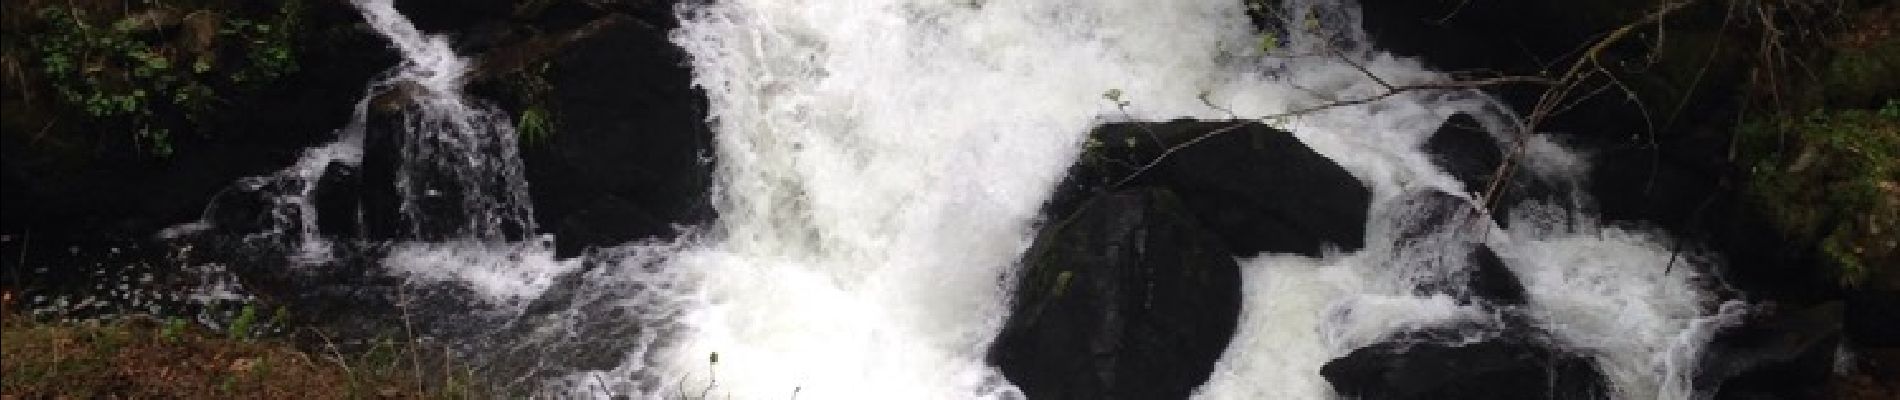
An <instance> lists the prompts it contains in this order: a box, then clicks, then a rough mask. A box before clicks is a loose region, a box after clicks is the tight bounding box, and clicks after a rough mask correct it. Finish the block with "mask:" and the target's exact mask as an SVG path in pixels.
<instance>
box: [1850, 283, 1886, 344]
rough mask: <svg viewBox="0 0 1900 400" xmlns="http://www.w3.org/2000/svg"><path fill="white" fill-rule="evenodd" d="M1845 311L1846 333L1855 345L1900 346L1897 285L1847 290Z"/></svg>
mask: <svg viewBox="0 0 1900 400" xmlns="http://www.w3.org/2000/svg"><path fill="white" fill-rule="evenodd" d="M1846 313H1847V315H1846V321H1844V322H1845V324H1846V331H1847V332H1846V333H1847V336H1848V338H1850V339H1852V340H1853V341H1854V343H1855V344H1857V345H1861V346H1867V347H1890V348H1900V288H1892V289H1888V288H1876V287H1866V288H1860V289H1858V290H1855V291H1853V292H1850V293H1849V294H1848V296H1847V309H1846Z"/></svg>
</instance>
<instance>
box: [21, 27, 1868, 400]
mask: <svg viewBox="0 0 1900 400" xmlns="http://www.w3.org/2000/svg"><path fill="white" fill-rule="evenodd" d="M1388 3H1392V2H1386V1H1370V0H1369V1H1367V4H1366V5H1365V8H1364V9H1362V8H1361V5H1360V4H1357V3H1356V2H1352V1H1319V0H1284V1H1278V2H1243V1H1238V0H1234V1H1167V2H1154V1H1145V0H1092V1H1070V0H1035V1H982V0H978V1H961V0H958V1H951V0H856V1H811V2H807V1H782V0H720V1H685V2H671V1H660V0H626V1H555V2H552V3H551V5H546V6H545V7H543V8H541V9H536V10H535V11H533V12H530V11H524V9H521V8H517V7H514V6H513V5H512V3H511V2H505V1H472V2H441V1H421V0H351V1H350V2H348V6H349V10H351V11H353V12H355V13H358V15H360V16H361V20H362V21H363V23H364V29H366V30H367V31H366V32H367V33H360V34H365V35H368V34H373V37H374V38H376V40H378V41H374V42H373V45H363V46H364V47H365V48H364V49H361V50H362V51H363V52H364V54H374V56H367V57H368V58H372V59H375V60H378V61H379V62H385V61H386V63H385V64H387V65H386V67H387V68H388V69H387V70H385V71H384V72H381V73H377V74H362V73H358V74H356V75H351V76H352V77H354V78H358V79H361V81H360V82H354V84H356V85H357V86H354V87H350V88H348V90H349V92H348V93H351V94H350V95H351V96H354V102H339V103H337V104H306V105H304V106H306V107H321V108H325V109H327V110H332V111H331V114H335V115H332V116H330V118H327V119H322V120H323V121H325V123H328V124H329V125H327V126H326V128H325V129H333V130H334V131H332V132H331V133H329V134H327V135H321V136H320V138H321V140H298V141H290V142H287V143H278V144H275V146H277V147H282V148H284V150H281V151H276V152H274V153H273V154H276V155H277V157H274V158H272V159H271V160H265V161H269V162H265V161H257V160H249V159H246V160H244V161H246V162H245V163H244V165H246V167H244V168H235V167H234V169H239V170H241V171H239V170H227V169H216V170H212V169H203V170H192V171H198V172H197V176H193V177H190V178H189V179H186V178H180V180H179V182H186V181H189V182H196V181H202V180H209V179H213V178H216V179H224V180H225V182H229V183H228V184H227V185H224V186H222V187H216V185H209V184H196V185H183V184H180V185H179V186H177V187H178V188H179V190H183V191H187V192H185V193H188V194H190V195H193V196H199V197H196V198H195V200H194V201H192V202H184V203H181V200H179V199H178V198H179V197H185V196H183V195H181V194H178V193H167V194H166V195H165V196H156V197H153V198H150V199H124V200H120V201H138V202H144V203H143V204H146V205H149V206H150V207H151V208H152V209H154V210H159V209H162V210H172V211H167V212H163V213H156V214H152V215H163V216H166V218H171V219H168V220H166V223H165V224H160V223H156V222H150V221H132V222H127V224H133V223H134V222H136V224H133V225H128V226H127V227H125V228H124V229H126V230H129V231H137V232H138V234H137V235H126V236H127V237H130V238H133V239H130V240H133V241H137V242H139V243H140V244H138V245H135V246H127V247H126V249H127V250H125V251H124V252H121V251H120V250H119V248H118V247H112V250H111V251H110V256H101V255H93V254H99V253H95V252H98V251H99V250H85V251H81V250H80V247H78V246H72V247H70V248H71V250H70V251H67V249H66V248H54V249H52V250H48V249H46V248H38V247H32V246H29V245H20V244H18V242H14V241H9V242H8V243H9V244H8V246H9V247H8V249H7V250H9V251H20V252H21V253H20V254H31V255H32V258H33V259H34V260H39V261H36V262H37V263H42V264H33V263H27V265H47V264H50V263H58V262H68V263H72V264H75V265H88V264H89V265H93V267H92V268H93V269H83V271H93V270H98V271H106V270H113V271H117V270H127V271H134V272H126V273H146V272H142V271H146V270H148V269H153V268H156V269H158V270H160V271H171V272H160V273H157V274H156V275H155V276H157V278H153V279H146V280H145V281H146V282H151V281H158V282H160V284H158V285H154V286H166V287H173V288H176V287H185V288H189V290H190V291H191V293H193V294H192V295H191V296H187V297H189V298H190V299H199V300H189V299H187V300H180V299H178V298H177V296H171V297H162V296H161V297H162V298H163V299H165V300H164V301H165V302H167V303H166V304H167V306H166V307H174V308H175V307H185V309H191V308H192V307H200V308H207V309H217V307H219V306H218V304H224V303H219V302H226V303H228V302H229V301H231V300H232V299H235V298H244V299H251V298H264V299H269V300H271V301H276V302H281V303H283V304H287V305H288V306H289V307H290V308H291V309H293V310H297V311H298V313H299V318H302V319H307V320H309V322H310V323H312V324H315V325H320V326H324V327H328V328H330V329H334V330H336V331H338V332H342V333H343V335H345V336H350V337H354V338H358V339H365V338H369V337H373V336H374V335H376V334H379V333H381V332H382V331H380V330H379V329H380V328H379V327H388V326H411V327H412V328H413V329H414V330H415V331H416V332H418V333H419V334H420V335H421V336H424V337H426V338H427V339H428V340H430V341H431V342H432V343H442V344H446V345H448V346H450V347H451V348H452V350H454V352H455V353H456V354H457V355H459V356H461V357H463V358H465V359H466V360H467V361H466V362H467V363H468V364H469V365H472V366H473V368H475V369H476V372H477V375H478V376H480V377H482V378H483V379H487V380H492V381H493V382H495V383H496V386H503V387H507V388H508V390H510V392H508V393H505V394H506V395H511V396H530V397H549V398H698V397H702V396H703V397H708V398H727V397H730V398H743V399H753V398H822V399H840V398H844V399H849V398H877V399H887V398H896V399H967V398H993V399H1019V398H1030V399H1157V398H1160V399H1172V398H1199V399H1331V398H1358V399H1528V398H1547V399H1567V400H1569V399H1683V400H1687V399H1708V398H1812V396H1815V395H1816V394H1815V393H1818V392H1815V391H1813V388H1815V387H1818V386H1819V385H1823V384H1825V381H1826V379H1827V377H1828V373H1829V372H1831V371H1832V368H1834V365H1835V364H1836V357H1837V356H1838V355H1837V351H1836V349H1837V348H1838V347H1839V343H1841V341H1842V335H1843V332H1848V331H1866V332H1886V331H1892V330H1893V327H1894V326H1895V325H1891V324H1888V325H1882V324H1880V323H1868V322H1863V321H1861V320H1856V319H1845V320H1844V317H1843V316H1842V315H1843V311H1842V310H1843V309H1844V308H1846V309H1851V308H1852V307H1873V308H1874V311H1869V312H1866V314H1868V315H1876V316H1877V315H1882V314H1878V313H1879V312H1881V311H1880V310H1886V311H1888V312H1890V311H1891V310H1892V309H1894V307H1891V304H1892V302H1891V301H1888V302H1887V303H1884V304H1888V305H1889V306H1888V307H1886V308H1880V306H1878V305H1879V304H1883V303H1880V301H1882V300H1880V299H1877V298H1876V299H1873V300H1863V301H1858V302H1855V303H1850V304H1848V305H1846V306H1843V305H1842V304H1841V303H1826V304H1818V305H1812V306H1808V305H1805V304H1803V305H1796V304H1792V303H1791V304H1779V303H1776V302H1774V301H1767V300H1763V298H1762V297H1760V296H1750V295H1749V294H1748V293H1749V292H1747V291H1745V290H1738V289H1737V288H1735V287H1731V284H1730V283H1729V279H1728V277H1729V275H1734V273H1733V272H1731V271H1728V270H1727V269H1728V268H1730V267H1729V265H1731V264H1730V263H1735V262H1738V261H1737V259H1736V258H1735V257H1736V255H1738V254H1740V255H1747V254H1754V253H1748V252H1746V251H1741V250H1736V249H1737V246H1736V245H1735V244H1734V243H1731V242H1714V243H1710V242H1706V241H1704V240H1705V239H1706V238H1703V237H1685V236H1682V235H1681V234H1680V233H1681V232H1684V231H1691V230H1693V229H1695V227H1696V226H1701V225H1696V223H1691V222H1672V221H1647V220H1644V219H1643V218H1642V217H1644V216H1647V215H1651V212H1652V211H1655V210H1659V209H1660V210H1673V209H1674V208H1671V207H1678V206H1680V204H1679V203H1682V202H1685V201H1688V200H1683V199H1684V198H1690V197H1695V196H1697V195H1699V193H1687V194H1667V195H1658V196H1662V197H1664V198H1663V199H1662V200H1654V201H1652V200H1651V199H1650V198H1648V197H1644V196H1649V194H1647V192H1645V193H1644V194H1632V192H1631V190H1633V189H1631V188H1628V187H1624V186H1622V185H1626V182H1627V181H1629V180H1631V179H1634V178H1627V177H1621V175H1619V174H1629V173H1634V172H1633V171H1635V170H1634V169H1632V168H1634V167H1632V166H1631V165H1634V163H1631V162H1625V161H1628V160H1631V159H1635V158H1640V157H1639V156H1636V155H1628V154H1623V153H1620V152H1619V151H1622V150H1618V149H1615V148H1609V147H1605V148H1608V149H1609V150H1603V148H1597V147H1590V146H1591V145H1593V144H1594V143H1595V142H1593V141H1591V140H1585V139H1577V138H1576V136H1575V135H1574V132H1545V131H1541V130H1527V129H1525V128H1526V127H1525V126H1524V124H1525V121H1523V120H1522V119H1521V116H1520V114H1519V111H1518V110H1519V106H1518V105H1517V103H1514V101H1518V100H1520V99H1516V98H1513V97H1508V96H1506V97H1493V95H1492V94H1490V93H1489V92H1487V91H1486V90H1481V89H1477V88H1470V89H1467V88H1447V89H1431V90H1415V91H1407V92H1403V93H1396V94H1395V93H1387V92H1388V91H1389V90H1390V87H1391V86H1390V85H1408V84H1427V83H1435V82H1445V81H1449V80H1452V79H1454V75H1453V74H1452V73H1450V72H1447V71H1449V70H1439V69H1435V67H1440V68H1461V69H1462V68H1466V67H1472V66H1471V65H1464V64H1460V63H1463V62H1473V63H1478V64H1473V65H1475V66H1479V67H1481V66H1483V65H1485V64H1483V62H1486V61H1484V60H1481V59H1476V60H1475V61H1474V58H1482V57H1476V56H1472V55H1471V54H1467V53H1463V52H1457V53H1447V54H1449V55H1445V56H1442V57H1439V58H1434V57H1432V56H1431V55H1430V54H1433V53H1432V52H1433V51H1435V50H1441V49H1443V48H1451V47H1456V46H1457V45H1456V44H1431V43H1426V44H1420V43H1419V42H1418V41H1417V40H1413V39H1409V38H1406V37H1405V35H1404V34H1402V33H1403V31H1402V30H1401V31H1400V32H1398V33H1395V32H1394V31H1395V30H1400V29H1406V28H1404V27H1407V26H1410V25H1407V24H1401V23H1396V22H1390V23H1391V24H1392V25H1390V26H1386V27H1380V26H1373V25H1375V24H1380V23H1389V22H1388V21H1392V20H1394V19H1395V18H1397V17H1395V16H1399V15H1404V14H1403V13H1405V12H1410V11H1405V10H1404V9H1403V8H1402V7H1401V10H1400V11H1389V10H1392V7H1400V6H1394V5H1392V4H1388ZM330 7H343V6H342V5H330ZM1388 42H1391V43H1396V44H1391V45H1388ZM1388 46H1399V47H1397V48H1395V50H1388V49H1389V48H1392V47H1388ZM1421 54H1424V55H1421ZM1415 57H1418V58H1415ZM1500 62H1501V61H1500ZM1474 68H1475V67H1474ZM522 71H536V72H533V73H535V74H539V75H538V76H539V77H540V78H539V79H543V80H545V82H546V84H547V85H548V87H549V89H547V92H546V93H545V94H543V95H541V96H542V97H540V100H539V101H543V102H544V105H546V106H548V107H550V108H551V109H552V110H557V111H558V114H557V115H558V119H557V120H555V121H556V122H555V125H553V126H555V127H556V129H555V130H554V131H553V133H551V134H550V135H549V136H547V137H545V138H532V139H531V136H530V135H527V134H526V133H524V132H523V130H525V129H528V128H526V127H525V126H524V125H522V124H521V123H520V122H521V121H522V119H523V118H524V117H523V115H522V114H521V113H520V112H519V111H517V108H516V107H523V105H522V104H521V103H522V101H523V100H522V99H519V98H515V97H512V96H515V95H513V94H510V93H512V92H509V90H511V89H508V86H507V85H508V83H507V82H510V81H509V79H521V78H518V77H517V78H510V77H514V76H516V75H511V74H517V73H521V72H522ZM337 73H339V74H341V73H343V72H337ZM358 75H360V76H358ZM325 90H331V91H339V92H341V91H344V89H340V88H325ZM332 97H335V96H332ZM1334 103H1338V104H1337V106H1333V107H1327V106H1325V105H1327V104H1334ZM332 120H334V121H332ZM1571 122H1574V120H1567V121H1566V122H1565V124H1563V125H1560V126H1562V127H1564V128H1565V129H1589V127H1590V125H1588V124H1582V123H1571ZM1606 125H1607V124H1606ZM1595 128H1597V129H1621V128H1619V127H1617V126H1613V125H1612V126H1597V127H1595ZM1567 135H1569V136H1567ZM298 148H300V149H302V150H290V149H298ZM206 157H211V156H206ZM1507 160H1508V162H1509V163H1510V164H1511V165H1510V168H1511V169H1509V171H1510V172H1509V173H1504V171H1506V170H1504V169H1499V168H1498V167H1499V165H1501V164H1505V163H1507ZM273 162H275V163H273ZM1606 164H1607V165H1606ZM179 168H199V167H194V166H192V165H190V164H187V165H185V166H180V167H179ZM205 168H209V167H205ZM1658 170H1660V171H1664V172H1662V174H1665V175H1663V176H1661V177H1657V178H1654V179H1656V184H1657V185H1661V186H1664V187H1665V189H1664V190H1665V191H1668V190H1682V191H1689V190H1691V189H1693V188H1695V187H1696V186H1692V184H1693V185H1700V184H1701V183H1693V182H1700V181H1698V180H1697V179H1696V178H1695V175H1694V173H1695V172H1694V171H1693V170H1690V169H1683V168H1673V167H1671V166H1668V165H1665V166H1663V167H1659V169H1658ZM1676 172H1680V173H1679V174H1677V175H1666V174H1670V173H1676ZM181 174H184V172H181ZM9 176H12V175H9ZM9 179H14V178H9ZM1644 179H1649V178H1648V177H1647V175H1645V178H1644ZM1606 180H1612V181H1614V182H1605V181H1606ZM1678 181H1681V182H1691V183H1683V185H1684V186H1676V187H1669V186H1672V185H1674V182H1678ZM165 182H172V181H169V180H168V181H165ZM8 185H9V186H10V188H9V189H8V190H9V194H8V201H9V202H13V201H15V199H16V197H15V195H14V194H13V192H12V191H13V190H14V189H13V187H18V185H16V184H15V183H14V181H9V183H8ZM214 187H216V188H214ZM35 188H37V186H36V187H35ZM73 190H79V189H73ZM34 199H38V197H34ZM36 201H37V200H36ZM1652 203H1655V204H1652ZM1662 203H1666V204H1662ZM36 204H38V203H36ZM187 204H188V205H190V206H193V207H186V205H187ZM1658 204H1661V205H1658ZM199 205H202V206H203V207H202V208H196V206H199ZM9 207H13V206H11V205H10V206H9ZM73 207H81V205H75V206H73ZM186 208H191V210H189V211H190V212H185V211H183V210H184V209H186ZM174 209H176V210H174ZM9 213H12V211H9ZM1698 223H1699V222H1698ZM1738 224H1743V223H1738ZM1744 225H1745V224H1744ZM1737 226H1742V225H1737ZM1750 226H1752V225H1750ZM1735 235H1745V233H1738V234H1735ZM82 236H83V235H73V236H72V237H82ZM1725 237H1727V236H1722V237H1717V238H1716V239H1722V238H1725ZM83 239H84V241H93V240H97V239H96V238H91V237H84V238H83ZM35 240H40V239H35ZM75 241H76V242H77V241H81V240H78V239H75ZM180 249H183V250H180ZM1764 251H1765V250H1764ZM122 253H123V254H122ZM148 255H149V256H148ZM126 258H135V259H141V260H145V261H138V262H136V263H128V262H126V261H123V259H126ZM48 260H58V261H48ZM150 260H159V261H150ZM1758 261H1759V260H1741V261H1740V262H1743V263H1748V262H1758ZM133 264H136V266H132V267H119V265H133ZM9 265H11V266H13V267H20V265H13V264H9ZM1751 265H1752V264H1751ZM34 271H35V272H33V274H34V275H33V278H32V279H40V280H46V281H55V282H58V281H73V280H78V279H87V278H85V277H83V276H78V277H76V276H73V275H83V273H81V272H73V271H72V270H61V269H59V268H52V269H48V268H39V269H37V270H34ZM115 273H117V272H115ZM148 274H149V273H148ZM1725 274H1726V275H1725ZM1742 275H1744V276H1749V275H1747V273H1742ZM10 279H22V278H18V277H15V278H10ZM69 286H70V285H69ZM78 286H83V285H78ZM49 287H52V288H53V289H46V290H45V292H46V293H45V294H42V293H28V295H29V296H40V297H36V298H45V299H48V300H45V301H43V302H42V303H32V304H29V305H32V306H35V307H52V306H53V305H54V304H53V302H54V301H56V300H59V301H63V300H60V299H66V298H67V297H63V296H80V295H76V294H73V293H87V292H86V291H87V290H88V289H87V288H84V287H70V288H69V287H64V286H58V285H53V286H49ZM207 288H210V289H207ZM168 290H169V289H168ZM87 298H88V299H91V297H87ZM122 300H123V299H122ZM36 301H38V300H36ZM88 301H90V300H88ZM100 301H102V302H112V301H121V300H112V299H105V300H100ZM130 301H131V302H133V304H132V306H133V307H122V308H124V309H131V310H141V311H142V310H143V309H144V308H143V307H144V306H143V305H144V304H150V300H144V299H143V298H142V297H141V298H139V299H137V300H130ZM173 302H176V303H190V304H196V305H185V306H172V305H170V304H171V303H173ZM61 304H63V303H61ZM102 310H105V309H102ZM111 311H112V310H105V312H107V313H110V312H111ZM120 311H123V310H120ZM1850 311H1851V310H1850ZM155 313H156V312H155ZM1850 314H1852V313H1850ZM1886 315H1887V316H1889V317H1891V314H1886ZM206 319H207V320H212V319H211V318H206ZM1889 320H1890V319H1889ZM1875 335H1876V336H1871V337H1878V336H1877V335H1878V333H1876V334H1875ZM1887 337H1888V338H1891V337H1893V336H1887ZM1888 345H1892V344H1891V343H1889V344H1888ZM1750 396H1755V397H1750Z"/></svg>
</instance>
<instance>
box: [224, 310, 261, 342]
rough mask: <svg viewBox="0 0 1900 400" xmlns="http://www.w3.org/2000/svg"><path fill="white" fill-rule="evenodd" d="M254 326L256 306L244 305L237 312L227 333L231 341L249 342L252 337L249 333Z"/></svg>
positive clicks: (255, 322)
mask: <svg viewBox="0 0 1900 400" xmlns="http://www.w3.org/2000/svg"><path fill="white" fill-rule="evenodd" d="M255 324H257V305H256V304H245V305H244V308H243V309H242V310H239V311H238V316H237V319H235V320H232V321H231V330H230V332H229V333H230V336H231V340H242V341H246V342H249V341H251V339H252V336H253V335H252V334H251V331H252V328H254V327H255V326H254V325H255Z"/></svg>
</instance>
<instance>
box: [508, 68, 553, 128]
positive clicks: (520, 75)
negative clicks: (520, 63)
mask: <svg viewBox="0 0 1900 400" xmlns="http://www.w3.org/2000/svg"><path fill="white" fill-rule="evenodd" d="M551 66H552V64H549V63H546V62H543V63H539V64H536V65H534V66H532V67H529V68H525V69H522V70H521V71H516V72H514V73H512V74H509V78H508V79H505V80H504V81H503V82H504V84H505V85H506V88H507V89H508V91H509V92H511V93H512V94H513V95H514V97H515V98H516V99H518V100H520V102H521V113H520V115H519V116H517V117H516V118H515V133H516V134H519V135H521V139H522V141H524V142H527V143H528V144H541V143H546V142H547V140H548V139H551V138H553V137H554V133H555V127H556V125H557V124H558V123H559V121H558V120H557V118H556V116H555V113H554V111H553V107H552V106H550V105H549V94H550V93H552V92H553V91H554V84H552V83H549V82H548V79H547V73H548V69H549V68H550V67H551Z"/></svg>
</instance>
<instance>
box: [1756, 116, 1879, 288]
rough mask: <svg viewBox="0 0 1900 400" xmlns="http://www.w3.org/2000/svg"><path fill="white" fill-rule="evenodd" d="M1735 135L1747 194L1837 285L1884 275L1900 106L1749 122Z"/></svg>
mask: <svg viewBox="0 0 1900 400" xmlns="http://www.w3.org/2000/svg"><path fill="white" fill-rule="evenodd" d="M1739 135H1740V136H1739V137H1738V140H1739V143H1738V144H1740V145H1741V146H1742V150H1743V156H1744V157H1747V159H1748V160H1751V162H1752V164H1751V165H1749V167H1750V170H1749V174H1750V189H1751V194H1752V196H1753V197H1754V199H1755V200H1756V201H1757V202H1758V203H1760V204H1761V205H1762V206H1763V207H1765V208H1766V209H1767V210H1769V212H1770V214H1771V215H1772V217H1773V218H1774V219H1775V221H1776V222H1777V224H1778V225H1780V226H1781V228H1782V229H1783V230H1784V231H1785V232H1787V233H1788V234H1790V235H1792V236H1795V237H1799V238H1806V239H1809V240H1812V241H1814V242H1815V243H1816V244H1817V245H1818V247H1819V250H1820V251H1821V254H1822V256H1824V257H1825V258H1826V259H1827V260H1826V261H1827V262H1829V263H1830V264H1832V265H1833V266H1834V267H1835V271H1836V274H1837V275H1838V277H1839V278H1840V280H1841V281H1842V283H1845V284H1849V285H1854V284H1858V283H1860V282H1864V281H1865V280H1866V279H1867V278H1869V277H1870V276H1871V275H1873V274H1875V273H1881V272H1883V271H1879V270H1877V269H1876V268H1875V267H1876V266H1879V265H1884V263H1885V262H1886V261H1888V260H1890V259H1891V258H1892V257H1893V256H1894V254H1892V253H1893V252H1894V250H1893V249H1892V248H1891V247H1890V246H1886V245H1884V244H1883V243H1890V242H1891V241H1892V240H1894V237H1895V236H1896V234H1895V232H1893V229H1891V226H1895V224H1900V216H1896V215H1894V214H1895V213H1896V211H1895V210H1896V209H1897V208H1900V100H1888V101H1887V102H1886V103H1885V104H1883V105H1882V106H1881V107H1880V108H1878V109H1873V110H1858V109H1846V110H1815V111H1813V112H1810V113H1808V114H1806V115H1802V116H1799V117H1784V118H1773V119H1766V120H1758V121H1752V122H1750V123H1748V124H1745V125H1744V126H1743V127H1742V128H1741V130H1740V133H1739Z"/></svg>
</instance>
